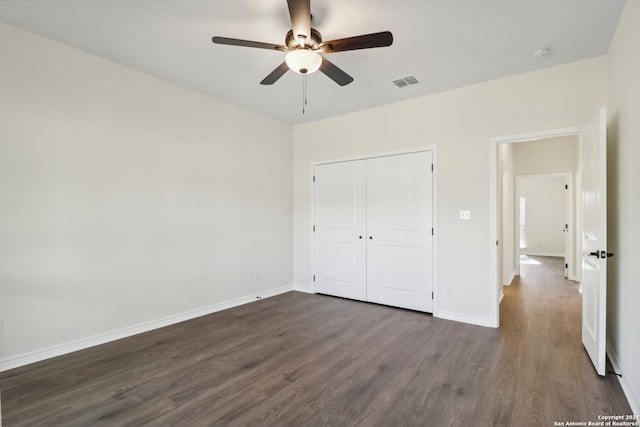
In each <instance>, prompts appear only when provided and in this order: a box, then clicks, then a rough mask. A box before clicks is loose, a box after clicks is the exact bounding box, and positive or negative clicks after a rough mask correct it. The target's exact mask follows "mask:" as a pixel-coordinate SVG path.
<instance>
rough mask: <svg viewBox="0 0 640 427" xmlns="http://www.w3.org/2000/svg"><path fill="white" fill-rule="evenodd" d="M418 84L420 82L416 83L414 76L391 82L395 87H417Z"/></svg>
mask: <svg viewBox="0 0 640 427" xmlns="http://www.w3.org/2000/svg"><path fill="white" fill-rule="evenodd" d="M418 83H420V82H419V81H418V79H417V78H416V76H407V77H403V78H401V79H398V80H394V81H393V84H394V85H396V87H407V86H411V85H417V84H418Z"/></svg>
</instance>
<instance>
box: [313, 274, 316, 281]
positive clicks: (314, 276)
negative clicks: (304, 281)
mask: <svg viewBox="0 0 640 427" xmlns="http://www.w3.org/2000/svg"><path fill="white" fill-rule="evenodd" d="M313 281H314V282H315V281H316V275H315V274H314V275H313Z"/></svg>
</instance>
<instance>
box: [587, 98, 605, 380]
mask: <svg viewBox="0 0 640 427" xmlns="http://www.w3.org/2000/svg"><path fill="white" fill-rule="evenodd" d="M606 120H607V112H606V109H604V108H603V109H601V110H600V111H599V112H598V114H597V115H596V117H595V118H594V120H593V122H592V123H591V126H590V128H589V131H588V132H586V133H585V134H583V135H582V194H581V196H582V212H583V231H582V251H583V252H582V343H583V344H584V347H585V348H586V350H587V353H589V357H591V361H592V362H593V366H595V368H596V371H598V375H605V362H606V345H605V344H606V309H607V256H608V255H609V254H608V253H607V167H606V162H607V157H606V149H607V132H606V131H607V129H606V126H607V122H606Z"/></svg>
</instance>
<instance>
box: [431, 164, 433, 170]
mask: <svg viewBox="0 0 640 427" xmlns="http://www.w3.org/2000/svg"><path fill="white" fill-rule="evenodd" d="M431 172H433V163H431Z"/></svg>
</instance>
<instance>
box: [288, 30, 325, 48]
mask: <svg viewBox="0 0 640 427" xmlns="http://www.w3.org/2000/svg"><path fill="white" fill-rule="evenodd" d="M320 43H322V35H321V34H320V32H319V31H318V30H316V29H315V28H312V29H311V40H308V39H307V40H305V42H304V46H303V45H301V43H300V42H299V41H298V39H297V38H296V37H295V36H294V35H293V30H289V32H288V33H287V36H286V37H285V42H284V44H285V45H286V46H287V48H288V49H289V50H296V49H301V48H302V49H311V50H316V49H318V47H320Z"/></svg>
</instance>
